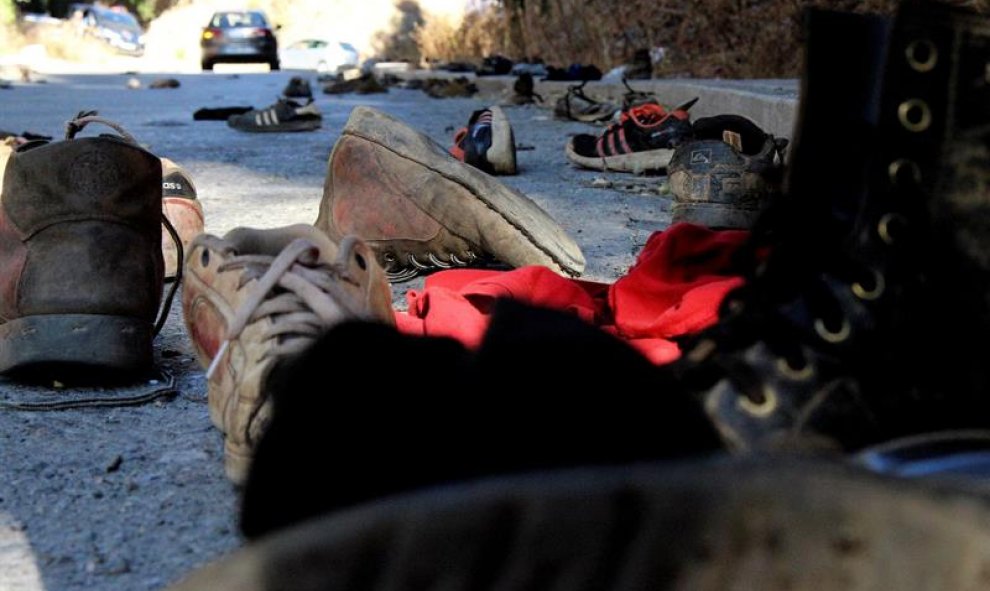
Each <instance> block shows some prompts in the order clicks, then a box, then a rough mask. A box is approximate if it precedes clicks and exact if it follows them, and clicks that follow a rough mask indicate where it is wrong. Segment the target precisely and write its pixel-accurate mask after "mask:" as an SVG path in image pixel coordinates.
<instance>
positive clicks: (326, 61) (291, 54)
mask: <svg viewBox="0 0 990 591" xmlns="http://www.w3.org/2000/svg"><path fill="white" fill-rule="evenodd" d="M279 59H281V61H282V68H284V69H287V70H316V71H317V72H319V73H321V74H324V73H336V72H337V69H338V68H340V67H341V66H356V65H358V51H357V49H355V48H354V46H353V45H351V44H350V43H341V42H338V41H327V40H326V39H303V40H302V41H296V42H295V43H292V44H290V45H288V46H286V47H285V48H283V49H282V50H281V51H280V52H279Z"/></svg>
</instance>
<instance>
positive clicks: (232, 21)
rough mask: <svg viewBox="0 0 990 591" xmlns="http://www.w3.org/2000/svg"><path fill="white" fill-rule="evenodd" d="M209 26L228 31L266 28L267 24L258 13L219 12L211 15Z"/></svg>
mask: <svg viewBox="0 0 990 591" xmlns="http://www.w3.org/2000/svg"><path fill="white" fill-rule="evenodd" d="M210 26H211V27H216V28H219V29H230V28H233V27H267V26H268V23H267V22H266V21H265V17H264V16H263V15H262V14H261V13H259V12H221V13H217V14H214V15H213V20H211V21H210Z"/></svg>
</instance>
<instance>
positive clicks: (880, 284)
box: [849, 271, 886, 301]
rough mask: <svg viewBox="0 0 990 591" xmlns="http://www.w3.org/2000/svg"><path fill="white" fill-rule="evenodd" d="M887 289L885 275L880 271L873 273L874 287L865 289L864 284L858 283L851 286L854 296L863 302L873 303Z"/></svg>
mask: <svg viewBox="0 0 990 591" xmlns="http://www.w3.org/2000/svg"><path fill="white" fill-rule="evenodd" d="M885 288H886V284H885V282H884V278H883V275H882V274H881V273H880V272H879V271H873V285H872V286H870V287H864V286H863V284H862V283H860V282H859V281H857V282H856V283H853V284H852V285H851V286H849V289H851V290H852V292H853V295H854V296H856V297H857V298H859V299H861V300H866V301H873V300H875V299H877V298H879V297H880V296H881V295H883V291H884V289H885Z"/></svg>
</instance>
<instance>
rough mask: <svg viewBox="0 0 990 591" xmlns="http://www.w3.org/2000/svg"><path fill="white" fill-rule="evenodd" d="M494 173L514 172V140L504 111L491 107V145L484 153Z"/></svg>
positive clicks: (509, 173) (510, 173)
mask: <svg viewBox="0 0 990 591" xmlns="http://www.w3.org/2000/svg"><path fill="white" fill-rule="evenodd" d="M485 157H486V158H487V159H488V163H489V164H491V165H492V168H493V169H494V170H495V173H496V174H508V175H512V174H516V140H515V136H514V135H513V133H512V126H511V125H510V124H509V119H508V118H507V117H506V116H505V112H503V111H502V109H499V108H498V107H492V147H491V148H489V149H488V153H487V154H486V155H485Z"/></svg>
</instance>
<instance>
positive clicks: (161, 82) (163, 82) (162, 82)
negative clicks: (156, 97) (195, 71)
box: [148, 78, 181, 89]
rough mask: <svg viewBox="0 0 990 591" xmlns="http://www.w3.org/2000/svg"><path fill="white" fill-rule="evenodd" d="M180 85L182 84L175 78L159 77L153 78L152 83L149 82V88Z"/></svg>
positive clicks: (176, 86)
mask: <svg viewBox="0 0 990 591" xmlns="http://www.w3.org/2000/svg"><path fill="white" fill-rule="evenodd" d="M179 86H181V84H180V83H179V81H178V80H176V79H175V78H159V79H157V80H153V81H152V82H151V83H150V84H148V88H153V89H160V88H178V87H179Z"/></svg>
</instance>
